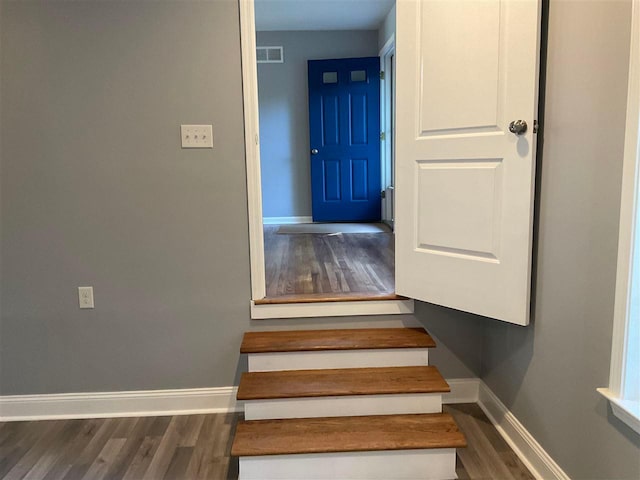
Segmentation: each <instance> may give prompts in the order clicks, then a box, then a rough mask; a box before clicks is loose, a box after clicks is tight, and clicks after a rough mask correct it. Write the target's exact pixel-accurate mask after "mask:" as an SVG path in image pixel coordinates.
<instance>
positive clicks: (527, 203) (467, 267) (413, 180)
mask: <svg viewBox="0 0 640 480" xmlns="http://www.w3.org/2000/svg"><path fill="white" fill-rule="evenodd" d="M539 34H540V0H398V2H397V38H396V56H397V77H396V78H397V90H396V101H397V116H396V122H397V123H396V140H397V143H396V195H397V196H396V292H397V293H398V294H400V295H405V296H407V297H411V298H415V299H418V300H423V301H426V302H431V303H435V304H438V305H444V306H447V307H451V308H455V309H458V310H464V311H467V312H473V313H477V314H479V315H484V316H487V317H492V318H497V319H500V320H504V321H507V322H511V323H516V324H519V325H527V324H528V323H529V308H530V307H529V302H530V287H531V254H532V231H533V200H534V180H535V135H534V120H535V119H536V118H537V117H536V115H537V98H538V96H537V92H538V59H539ZM516 120H523V121H525V122H526V123H527V124H528V128H527V130H526V131H525V132H524V133H521V134H519V135H518V134H516V133H512V132H510V130H509V125H510V123H511V122H512V121H516ZM514 130H516V131H517V130H518V125H516V126H515V128H514Z"/></svg>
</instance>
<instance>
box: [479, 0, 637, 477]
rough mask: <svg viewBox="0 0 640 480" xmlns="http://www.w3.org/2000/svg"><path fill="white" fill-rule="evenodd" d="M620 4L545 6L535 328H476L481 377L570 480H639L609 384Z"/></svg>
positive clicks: (619, 142)
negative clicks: (610, 401)
mask: <svg viewBox="0 0 640 480" xmlns="http://www.w3.org/2000/svg"><path fill="white" fill-rule="evenodd" d="M630 7H631V2H630V1H591V2H574V1H552V2H551V8H550V11H549V44H548V69H547V79H546V97H547V98H546V114H545V117H544V125H545V126H544V132H545V133H544V148H543V150H542V166H541V181H540V183H539V187H540V195H539V197H540V206H539V222H538V245H537V248H538V262H537V274H536V277H535V283H536V291H535V295H534V307H535V311H534V320H533V325H531V326H530V327H528V328H520V327H515V326H510V325H507V324H504V323H500V322H496V321H486V332H485V344H484V349H483V357H482V363H483V368H482V371H483V373H482V378H483V379H484V381H485V382H486V383H487V385H488V386H489V387H490V388H491V389H492V390H493V391H494V392H495V393H496V394H497V395H498V396H499V397H500V399H501V400H502V401H503V402H504V403H505V405H506V406H507V407H508V408H509V409H510V410H511V411H512V412H513V413H514V414H515V416H516V417H517V418H518V419H519V420H520V421H521V422H522V423H523V424H524V425H525V427H526V428H527V429H528V430H529V431H530V432H531V433H532V434H533V435H534V437H535V438H536V439H537V440H538V441H539V442H540V443H541V444H542V446H543V447H544V448H545V449H546V450H547V452H549V454H551V456H552V457H553V458H554V459H556V461H558V463H559V464H560V465H561V466H562V467H563V468H564V469H566V471H567V473H568V474H569V476H571V477H572V478H574V479H586V478H593V479H614V478H615V479H623V478H624V479H638V478H640V450H639V446H640V436H638V434H635V433H633V432H632V431H631V429H629V428H628V427H627V426H626V425H624V424H622V423H621V422H619V421H618V420H617V419H616V418H615V417H613V416H612V414H611V412H610V409H609V407H608V405H607V402H606V400H605V399H604V398H602V397H601V396H600V395H599V394H598V393H596V388H597V387H605V386H607V384H608V378H609V359H610V354H611V332H612V325H613V324H612V322H613V305H614V289H615V279H616V254H617V252H616V251H617V241H618V217H619V203H620V185H621V173H622V151H623V138H624V123H625V109H626V91H627V70H628V61H629V38H630V37H629V31H630Z"/></svg>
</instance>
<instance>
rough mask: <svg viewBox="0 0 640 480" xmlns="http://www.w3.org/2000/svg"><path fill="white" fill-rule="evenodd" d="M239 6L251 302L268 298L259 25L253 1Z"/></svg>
mask: <svg viewBox="0 0 640 480" xmlns="http://www.w3.org/2000/svg"><path fill="white" fill-rule="evenodd" d="M238 2H239V5H240V46H241V53H242V95H243V100H244V102H243V103H244V135H245V157H246V162H247V202H248V213H249V257H250V260H251V298H254V299H255V298H264V297H265V295H266V294H267V292H266V286H265V266H264V235H263V228H262V181H261V174H260V128H259V127H260V121H259V115H258V64H257V60H256V25H255V15H254V10H253V7H254V5H253V0H238Z"/></svg>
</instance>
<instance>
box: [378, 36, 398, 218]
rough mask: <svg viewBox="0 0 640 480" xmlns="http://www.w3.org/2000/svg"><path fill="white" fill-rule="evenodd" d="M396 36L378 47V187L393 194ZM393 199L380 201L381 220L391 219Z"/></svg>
mask: <svg viewBox="0 0 640 480" xmlns="http://www.w3.org/2000/svg"><path fill="white" fill-rule="evenodd" d="M395 42H396V36H395V33H394V34H392V35H391V36H390V37H389V39H388V40H387V41H386V42H385V44H384V46H383V47H382V48H381V49H380V53H379V56H380V69H381V70H382V71H383V72H385V78H384V79H382V80H380V129H381V131H382V132H384V134H385V139H384V141H381V142H380V174H381V175H380V189H381V190H382V191H384V192H385V194H387V195H389V194H391V195H393V191H392V190H389V191H387V188H388V187H389V186H390V185H392V184H393V182H392V179H393V172H392V168H393V165H392V155H393V152H392V150H391V148H392V145H393V144H394V143H393V142H391V141H390V140H393V134H394V131H393V118H392V114H393V112H390V111H389V110H390V108H389V107H390V105H391V98H392V95H393V93H394V92H393V91H392V88H391V82H390V80H391V74H392V73H393V72H392V71H391V54H392V53H395V50H396V43H395ZM392 205H393V199H389V198H388V197H387V198H385V200H384V201H383V202H382V221H384V222H389V223H391V222H392V221H393V217H394V215H393V211H391V212H389V210H391V209H392Z"/></svg>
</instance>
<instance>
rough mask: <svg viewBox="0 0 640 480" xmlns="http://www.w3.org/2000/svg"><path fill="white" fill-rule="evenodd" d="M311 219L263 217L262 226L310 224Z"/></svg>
mask: <svg viewBox="0 0 640 480" xmlns="http://www.w3.org/2000/svg"><path fill="white" fill-rule="evenodd" d="M312 222H313V217H263V218H262V224H263V225H292V224H294V223H312Z"/></svg>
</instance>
